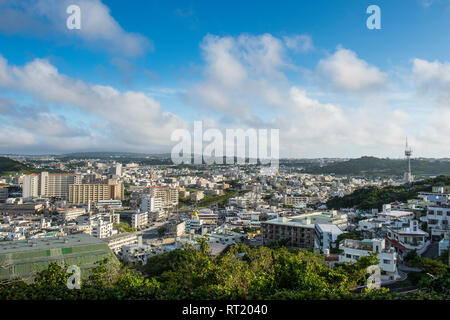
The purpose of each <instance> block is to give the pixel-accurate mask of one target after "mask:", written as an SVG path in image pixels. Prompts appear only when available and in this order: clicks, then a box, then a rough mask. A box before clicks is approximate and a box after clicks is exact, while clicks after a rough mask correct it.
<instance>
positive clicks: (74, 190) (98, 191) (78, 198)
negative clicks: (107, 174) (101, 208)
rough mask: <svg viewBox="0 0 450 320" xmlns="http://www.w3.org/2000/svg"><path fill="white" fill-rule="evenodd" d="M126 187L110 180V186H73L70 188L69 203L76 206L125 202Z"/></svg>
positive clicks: (104, 184)
mask: <svg viewBox="0 0 450 320" xmlns="http://www.w3.org/2000/svg"><path fill="white" fill-rule="evenodd" d="M124 196H125V195H124V186H123V184H121V183H117V182H116V181H115V180H113V179H110V180H109V181H108V184H106V183H103V184H73V185H70V186H69V202H71V203H75V204H87V203H88V202H89V200H90V201H91V202H92V203H98V202H99V201H101V200H123V199H124Z"/></svg>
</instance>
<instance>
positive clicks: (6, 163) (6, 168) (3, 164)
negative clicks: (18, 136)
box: [0, 157, 32, 175]
mask: <svg viewBox="0 0 450 320" xmlns="http://www.w3.org/2000/svg"><path fill="white" fill-rule="evenodd" d="M31 171H32V168H30V167H28V166H27V165H25V164H23V163H21V162H19V161H15V160H12V159H10V158H6V157H0V175H6V174H10V173H13V172H24V173H29V172H31Z"/></svg>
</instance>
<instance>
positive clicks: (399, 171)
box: [305, 157, 450, 176]
mask: <svg viewBox="0 0 450 320" xmlns="http://www.w3.org/2000/svg"><path fill="white" fill-rule="evenodd" d="M407 169H408V168H407V164H406V162H405V160H401V159H379V158H375V157H361V158H358V159H350V160H348V161H339V162H335V163H330V164H327V165H325V166H322V167H320V166H314V167H312V166H309V167H307V168H305V172H307V173H312V174H336V175H367V176H373V175H376V176H390V175H396V176H402V175H403V174H404V172H406V171H407ZM411 169H412V171H413V172H414V174H415V175H440V174H444V175H445V174H450V161H444V160H416V159H411Z"/></svg>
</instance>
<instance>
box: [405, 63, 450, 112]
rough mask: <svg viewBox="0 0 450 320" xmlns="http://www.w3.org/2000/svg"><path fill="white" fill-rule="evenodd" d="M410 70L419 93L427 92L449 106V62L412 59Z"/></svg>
mask: <svg viewBox="0 0 450 320" xmlns="http://www.w3.org/2000/svg"><path fill="white" fill-rule="evenodd" d="M412 71H413V76H414V79H415V80H416V83H417V86H418V87H417V88H418V92H419V94H421V95H428V94H429V95H431V96H433V97H436V99H437V100H438V102H439V103H440V104H441V105H443V106H447V107H450V63H448V62H447V63H441V62H439V61H433V62H429V61H426V60H422V59H414V60H413V70H412Z"/></svg>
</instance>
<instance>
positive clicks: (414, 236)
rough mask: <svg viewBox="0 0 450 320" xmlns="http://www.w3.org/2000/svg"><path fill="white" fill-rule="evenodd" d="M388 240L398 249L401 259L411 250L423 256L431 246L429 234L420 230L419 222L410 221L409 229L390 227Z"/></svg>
mask: <svg viewBox="0 0 450 320" xmlns="http://www.w3.org/2000/svg"><path fill="white" fill-rule="evenodd" d="M386 240H387V241H389V242H390V243H391V244H392V246H394V247H395V248H396V251H397V253H398V254H399V258H400V259H402V258H403V256H404V255H405V254H406V253H407V252H408V251H410V250H416V251H417V253H418V254H419V255H421V254H422V253H423V252H425V250H426V249H427V248H428V246H429V244H430V241H429V240H428V233H426V232H425V231H423V230H420V229H419V227H418V222H417V220H412V221H410V225H409V226H408V227H388V228H387V236H386Z"/></svg>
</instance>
